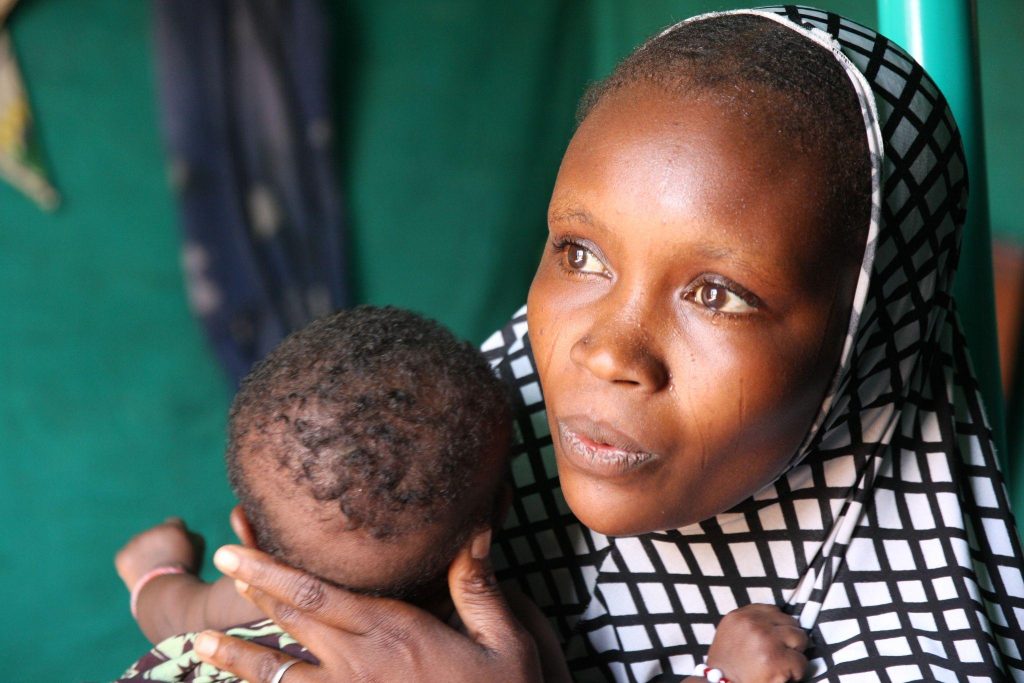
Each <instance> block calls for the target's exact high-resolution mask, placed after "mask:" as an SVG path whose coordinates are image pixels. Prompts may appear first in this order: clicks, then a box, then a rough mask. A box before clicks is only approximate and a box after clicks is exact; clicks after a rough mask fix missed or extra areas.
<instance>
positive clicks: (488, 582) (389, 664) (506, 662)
mask: <svg viewBox="0 0 1024 683" xmlns="http://www.w3.org/2000/svg"><path fill="white" fill-rule="evenodd" d="M490 538H491V533H490V531H489V530H488V531H485V532H482V533H479V534H477V536H476V537H475V538H473V539H472V540H471V542H470V543H468V544H467V545H466V547H464V548H463V549H462V550H461V551H460V552H459V555H458V556H457V557H456V559H455V561H454V562H453V563H452V565H451V568H450V569H449V571H448V585H449V589H450V591H451V596H452V600H453V602H454V603H455V609H456V611H457V612H458V615H459V618H460V619H461V621H462V623H463V628H462V631H456V630H455V629H453V628H451V627H450V626H448V625H447V624H445V623H443V622H441V621H440V620H438V619H437V618H436V617H434V616H432V615H430V614H428V613H427V612H425V611H423V610H421V609H419V608H416V607H413V606H412V605H409V604H407V603H404V602H400V601H397V600H390V599H387V598H376V597H370V596H366V595H360V594H356V593H352V592H349V591H346V590H343V589H340V588H335V587H333V586H331V585H329V584H325V583H324V582H322V581H320V580H319V579H317V578H316V577H314V576H311V575H309V574H306V573H305V572H302V571H299V570H297V569H293V568H291V567H288V566H286V565H284V564H281V563H280V562H278V561H276V560H274V559H273V558H271V557H270V556H269V555H266V554H264V553H261V552H259V551H256V550H250V549H246V548H239V547H237V546H226V547H224V548H221V549H220V550H219V551H217V554H216V555H215V556H214V562H215V564H216V565H217V567H218V568H219V569H220V570H221V571H222V572H224V573H225V574H227V575H229V576H231V577H233V578H235V579H236V581H237V582H238V583H237V585H238V590H239V592H240V593H242V595H244V596H245V597H246V598H248V599H249V600H251V601H252V602H254V603H255V604H256V605H257V606H259V607H260V609H262V610H263V611H264V612H265V613H266V614H267V615H268V616H269V617H271V618H272V619H273V620H274V621H275V622H277V624H278V625H279V626H281V628H283V629H284V630H285V631H287V632H288V633H290V634H291V635H292V636H294V637H295V638H296V639H297V640H299V641H300V642H301V643H302V644H303V645H305V646H306V648H307V649H308V650H309V651H310V652H312V653H313V655H315V656H316V658H317V659H318V660H320V666H314V665H312V664H308V663H306V662H300V663H298V664H296V665H294V666H292V667H291V668H290V669H288V672H287V674H286V675H285V677H284V678H285V679H286V683H302V682H303V681H306V682H309V681H318V682H322V681H345V682H348V681H422V682H424V683H426V682H428V681H466V682H467V683H469V682H472V683H479V682H480V681H486V682H487V683H504V682H506V681H507V682H509V683H512V682H516V683H519V682H526V681H529V682H535V681H541V673H540V671H541V669H540V661H539V659H538V656H537V649H536V646H535V645H534V642H533V640H532V639H531V638H530V636H529V635H528V634H527V633H526V631H525V630H524V629H523V627H522V626H521V625H520V624H519V622H517V621H516V619H515V618H514V617H513V616H512V613H511V612H510V611H509V608H508V605H507V604H506V602H505V599H504V597H503V596H502V594H501V591H500V590H499V588H498V584H497V581H496V580H495V578H494V573H493V571H492V570H491V567H490V562H489V561H488V552H489V549H490ZM195 649H196V652H197V653H198V654H199V656H200V657H201V658H202V659H203V661H205V662H207V663H209V664H212V665H214V666H217V667H219V668H221V669H224V670H227V671H230V672H231V673H233V674H235V675H236V676H239V677H241V678H243V679H245V680H248V681H252V682H253V683H269V682H270V681H271V679H272V678H273V676H274V673H275V672H276V671H277V670H278V669H279V668H280V666H281V665H282V664H284V663H285V662H287V661H289V660H290V659H291V658H290V657H288V656H287V655H285V654H283V653H281V652H276V651H272V650H268V649H266V648H263V647H260V646H259V645H255V644H253V643H248V642H244V641H241V640H237V639H235V638H229V637H227V636H224V635H223V634H220V633H214V632H210V631H205V632H203V634H202V635H200V636H199V638H198V639H197V641H196V645H195Z"/></svg>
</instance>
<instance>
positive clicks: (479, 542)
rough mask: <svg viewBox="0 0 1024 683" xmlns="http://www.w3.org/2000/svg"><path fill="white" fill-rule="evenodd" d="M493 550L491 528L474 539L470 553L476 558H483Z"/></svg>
mask: <svg viewBox="0 0 1024 683" xmlns="http://www.w3.org/2000/svg"><path fill="white" fill-rule="evenodd" d="M490 552H491V530H490V529H488V530H487V531H484V532H481V533H479V534H477V536H476V538H474V539H473V545H472V546H470V548H469V554H470V555H471V556H472V557H473V559H474V560H482V559H484V558H486V557H487V555H488V554H489V553H490Z"/></svg>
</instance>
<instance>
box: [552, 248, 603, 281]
mask: <svg viewBox="0 0 1024 683" xmlns="http://www.w3.org/2000/svg"><path fill="white" fill-rule="evenodd" d="M562 260H563V262H564V263H565V267H566V268H567V269H568V270H570V271H573V272H576V273H594V274H597V275H603V274H605V273H606V272H608V269H607V268H605V265H604V264H603V263H601V259H599V258H597V256H595V255H594V252H592V251H590V250H589V249H587V248H586V247H584V246H583V245H581V244H572V243H570V244H566V245H564V246H563V247H562Z"/></svg>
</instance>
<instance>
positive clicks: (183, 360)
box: [0, 0, 1024, 680]
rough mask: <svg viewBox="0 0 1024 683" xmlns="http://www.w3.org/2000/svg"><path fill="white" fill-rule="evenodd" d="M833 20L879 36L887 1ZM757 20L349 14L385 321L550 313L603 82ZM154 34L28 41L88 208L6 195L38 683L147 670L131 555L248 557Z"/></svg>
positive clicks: (1004, 8) (15, 539) (130, 27)
mask: <svg viewBox="0 0 1024 683" xmlns="http://www.w3.org/2000/svg"><path fill="white" fill-rule="evenodd" d="M1015 2H1016V0H1004V1H1002V2H1000V1H991V2H990V0H985V3H984V5H985V9H984V12H983V13H982V15H981V21H982V29H983V31H991V32H992V35H998V36H1000V37H999V38H998V39H996V40H994V41H993V44H994V47H995V48H998V50H993V51H991V52H990V51H983V60H984V61H983V63H982V67H983V78H984V88H985V91H986V95H989V96H990V98H989V99H987V100H986V124H987V125H989V135H988V161H989V164H990V167H991V168H992V169H993V170H992V171H991V173H990V187H991V189H992V192H993V194H994V195H995V196H994V199H993V202H992V205H993V221H994V227H995V228H996V229H997V230H1000V231H1006V232H1013V231H1020V230H1021V229H1022V222H1021V221H1020V220H1018V219H1017V218H1016V213H1017V212H1015V211H1013V210H1012V209H1013V206H1012V204H1011V202H1012V200H1013V199H1015V194H1014V193H1015V192H1016V190H1017V188H1019V187H1020V186H1021V174H1022V165H1021V163H1022V162H1021V160H1020V156H1021V155H1020V153H1019V152H1020V150H1021V148H1022V145H1021V144H1020V143H1021V139H1020V133H1018V132H1017V130H1016V126H1015V124H1016V122H1018V121H1020V120H1021V119H1022V117H1021V113H1022V112H1021V111H1020V107H1021V99H1022V98H1020V97H1019V96H1016V94H1015V93H1019V92H1020V91H1021V88H1020V86H1021V85H1022V84H1021V83H1020V74H1019V69H1017V65H1018V64H1019V62H1020V50H1021V48H1020V46H1019V41H1016V40H1015V39H1014V36H1018V37H1019V36H1020V35H1024V30H1022V27H1021V25H1020V21H1021V18H1020V17H1019V16H1017V13H1015V12H1013V11H1011V10H1012V9H1014V8H1015V7H1017V5H1016V4H1015ZM821 4H823V5H825V6H827V7H830V8H834V9H837V10H839V11H841V12H843V13H846V14H848V15H849V16H851V17H852V18H855V19H858V20H860V21H863V22H865V23H869V24H871V23H874V11H873V5H871V4H869V3H864V2H860V1H859V0H846V1H845V2H825V3H821ZM736 5H738V3H721V2H694V1H691V2H686V1H683V0H676V1H670V0H648V2H645V3H627V2H624V1H622V0H592V1H589V2H585V1H583V0H576V1H564V2H555V1H554V0H532V1H528V2H516V3H511V2H510V3H500V4H497V3H480V2H476V1H475V0H404V1H399V0H388V1H387V2H377V1H376V0H357V1H351V2H344V3H335V4H333V5H332V8H333V12H334V18H333V23H334V25H335V27H336V32H337V36H338V45H337V63H338V66H339V73H338V82H337V84H336V90H337V92H338V93H339V98H340V100H341V101H342V103H343V105H344V106H343V107H341V109H340V111H339V120H338V134H339V139H340V140H341V143H342V160H343V163H344V169H345V170H344V173H345V178H344V183H345V191H346V193H347V200H348V202H349V210H350V214H351V217H352V231H353V237H352V240H353V250H354V254H355V258H356V262H355V264H354V269H355V277H356V284H357V291H358V293H359V297H360V299H361V300H364V301H370V302H375V303H392V304H397V305H402V306H407V307H411V308H415V309H418V310H420V311H423V312H426V313H428V314H431V315H433V316H435V317H437V318H439V319H441V320H442V321H444V322H445V323H447V324H449V325H451V326H452V327H454V328H455V329H456V331H457V332H459V333H460V334H462V335H463V336H466V337H468V338H471V339H474V340H477V341H479V340H481V339H482V338H483V337H484V335H485V334H486V333H487V332H488V331H490V330H491V329H493V328H494V327H496V326H497V325H499V324H500V323H501V322H502V321H503V320H505V319H506V318H507V316H508V315H509V314H510V313H511V312H512V310H514V309H515V308H516V307H517V306H518V305H519V304H520V303H521V302H522V301H523V300H524V298H525V293H526V288H527V287H528V284H529V279H530V277H531V275H532V269H533V263H534V260H535V258H536V255H537V253H538V251H539V249H540V246H541V244H542V240H543V233H544V227H543V226H544V209H545V205H546V202H547V195H548V192H549V190H550V186H551V182H552V180H553V178H554V174H555V172H556V170H557V164H558V160H559V157H560V154H561V151H562V148H563V147H564V144H565V142H566V141H567V140H568V136H569V135H570V133H571V130H572V125H573V110H574V107H575V101H576V99H577V97H578V96H579V94H580V93H581V91H582V89H583V87H584V85H585V83H586V82H587V81H588V80H590V79H594V78H597V77H599V76H601V75H603V74H604V73H605V72H606V71H607V69H608V68H610V66H611V65H612V64H613V63H614V61H615V59H617V58H618V57H620V56H621V55H623V54H625V53H626V52H627V51H628V50H629V49H630V47H632V46H633V45H634V44H635V43H637V42H639V41H640V40H641V39H642V38H643V37H644V36H646V35H647V34H649V33H651V32H653V31H654V30H656V29H657V28H659V27H661V26H662V25H665V24H667V23H670V22H671V21H674V20H677V19H681V18H684V17H686V16H689V15H691V14H694V13H696V12H699V11H705V10H708V9H716V8H720V7H723V6H736ZM999 12H1003V14H999ZM148 21H149V17H148V9H147V5H146V4H144V3H139V2H130V3H129V2H123V1H122V0H23V2H22V3H21V5H20V6H19V8H18V9H17V10H16V12H15V14H14V16H13V18H12V20H11V27H12V30H13V34H14V39H15V47H16V50H17V52H18V54H19V56H20V58H21V61H22V65H23V69H24V71H25V76H26V79H27V82H28V85H29V88H30V93H31V97H32V101H33V104H34V106H35V111H36V116H37V120H38V123H39V127H40V131H41V135H42V139H43V143H44V146H45V147H46V150H47V152H48V155H49V158H50V162H51V167H52V168H53V170H54V175H55V179H56V182H57V184H58V186H59V188H60V189H61V191H62V193H63V195H64V198H65V203H64V206H63V207H62V208H61V210H60V211H59V212H58V213H56V214H54V215H45V214H43V213H41V212H39V211H38V210H36V209H35V207H33V206H32V205H30V204H29V203H28V202H27V201H26V200H24V199H22V198H21V197H20V196H18V195H16V194H15V193H14V191H13V190H11V189H9V188H7V187H6V186H0V321H2V322H0V387H2V390H0V443H2V445H3V450H4V457H3V458H2V459H0V506H2V507H0V513H2V514H3V516H4V519H5V521H6V526H5V530H4V532H3V534H2V536H0V539H2V540H0V572H2V574H0V576H2V578H3V588H2V591H3V593H2V594H0V599H2V604H3V605H4V610H5V617H4V620H5V624H7V628H6V629H4V634H3V636H2V637H0V654H2V655H5V656H6V657H5V659H6V661H9V662H17V667H18V675H17V678H18V679H19V680H102V679H108V678H111V677H113V676H115V675H116V674H117V673H119V672H120V671H121V670H122V668H123V667H124V666H125V665H127V664H128V663H129V662H130V661H131V660H132V659H134V658H135V657H136V656H138V655H139V654H141V652H142V651H144V649H145V647H146V644H145V641H144V640H143V638H142V637H141V636H140V635H139V634H138V633H137V632H136V629H135V627H134V624H133V623H132V621H131V618H130V616H129V615H128V608H127V602H128V600H127V594H126V592H125V591H124V589H123V588H122V587H121V586H120V584H119V581H118V579H117V577H116V575H115V573H114V571H113V567H112V562H111V559H112V557H113V554H114V552H115V551H116V549H117V548H118V547H119V546H120V544H121V543H122V542H123V541H124V540H126V539H127V537H128V536H129V535H130V534H131V533H133V532H134V531H137V530H139V529H141V528H143V527H145V526H146V525H149V524H153V523H155V522H157V521H159V520H161V519H163V517H165V516H167V515H170V514H180V515H182V516H184V517H185V518H186V519H187V520H188V521H189V522H190V523H192V524H193V525H194V526H195V527H197V528H199V529H200V530H202V531H203V532H205V533H206V534H207V535H208V536H209V537H210V540H211V542H212V544H213V545H216V544H219V543H221V542H225V541H226V540H228V533H227V531H226V527H227V525H226V515H227V511H228V509H229V508H230V506H231V504H232V501H231V497H230V493H229V491H228V489H227V486H226V484H225V483H224V475H223V468H222V465H221V449H222V446H223V425H224V415H225V411H226V408H227V403H228V401H229V398H230V396H229V391H228V389H227V387H226V386H225V383H224V382H223V380H222V378H221V376H220V375H219V371H218V369H217V368H216V367H215V366H214V364H213V362H212V360H211V358H210V356H209V354H208V353H207V350H206V348H205V345H204V342H203V340H202V338H201V336H200V334H199V330H198V326H197V325H196V324H195V322H194V321H193V320H192V318H191V317H190V315H189V313H188V311H187V305H186V301H185V296H184V293H183V290H182V286H181V275H180V272H179V267H178V254H177V246H178V235H177V232H176V226H175V215H174V206H173V203H172V199H171V197H170V195H169V193H168V190H167V186H166V183H165V180H164V178H165V173H164V160H163V156H162V152H161V147H160V142H159V135H158V130H157V127H156V115H157V112H156V107H155V104H154V87H153V77H152V73H153V70H152V63H151V54H150V51H149V50H150V47H149V26H148ZM1014 22H1017V23H1014ZM984 40H985V34H983V41H984ZM1001 50H1009V52H1001ZM1013 79H1017V80H1016V81H1014V80H1013ZM1004 83H1010V84H1011V86H1005V85H1003V84H1004ZM1013 136H1016V137H1013ZM1001 221H1002V223H1001Z"/></svg>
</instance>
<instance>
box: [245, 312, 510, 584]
mask: <svg viewBox="0 0 1024 683" xmlns="http://www.w3.org/2000/svg"><path fill="white" fill-rule="evenodd" d="M509 440H510V422H509V408H508V404H507V398H506V389H505V387H504V385H503V384H502V383H501V381H500V380H498V378H497V377H495V376H494V374H493V373H492V372H491V370H490V368H489V367H488V365H487V363H486V361H484V360H483V358H482V357H481V356H480V355H479V354H478V353H477V351H476V350H475V349H473V348H472V347H471V346H470V345H468V344H466V343H464V342H460V341H458V340H456V339H455V337H454V336H453V335H452V334H451V333H450V332H448V331H447V330H445V329H444V328H442V327H441V326H440V325H438V324H437V323H435V322H433V321H430V320H427V319H424V318H422V317H420V316H418V315H416V314H414V313H411V312H407V311H403V310H399V309H395V308H373V307H359V308H355V309H351V310H346V311H342V312H340V313H336V314H334V315H331V316H328V317H325V318H322V319H320V320H317V321H315V322H313V323H312V324H310V325H309V326H308V327H306V328H305V329H303V330H301V331H299V332H296V333H295V334H293V335H291V336H290V337H288V338H287V339H286V340H285V341H284V342H282V343H281V345H280V346H278V347H277V348H276V349H275V350H274V351H272V352H271V353H270V354H269V355H268V356H267V358H266V359H265V360H263V361H262V362H261V363H260V364H259V365H257V366H256V368H255V369H254V370H253V371H252V372H251V373H250V375H249V376H248V377H247V378H246V380H245V381H244V382H243V384H242V387H241V389H240V390H239V392H238V395H237V396H236V398H235V401H234V404H233V405H232V408H231V418H230V426H229V443H228V450H227V464H228V476H229V478H230V480H231V485H232V487H233V488H234V490H235V493H236V494H237V496H238V498H239V501H240V503H241V506H242V509H243V511H244V513H245V516H246V518H247V520H248V525H247V526H248V529H249V530H250V532H251V536H252V541H253V542H254V543H255V544H256V545H257V546H258V547H259V548H261V549H262V550H265V551H267V552H270V553H272V554H274V555H276V556H277V557H279V558H281V559H282V560H284V561H286V562H288V563H289V564H291V565H293V566H296V567H301V568H303V569H305V570H307V571H310V572H312V573H314V574H317V575H318V576H320V577H321V578H324V579H326V580H328V581H330V582H332V583H335V584H338V585H341V586H345V587H347V588H350V589H353V590H357V591H361V592H369V593H373V594H378V595H387V596H392V597H400V598H416V597H417V596H418V595H419V594H420V592H421V591H422V589H423V588H424V586H426V585H428V584H429V583H431V582H433V581H436V580H437V579H438V577H439V576H443V575H444V570H445V569H446V567H447V566H448V564H449V563H450V562H451V560H452V558H453V557H454V555H455V553H456V551H457V550H458V548H459V547H460V546H461V545H462V544H463V543H464V542H465V541H466V540H467V538H468V537H469V535H470V534H471V532H472V531H473V530H474V529H476V528H478V527H480V526H481V525H483V524H489V523H491V520H492V518H493V516H494V515H495V512H496V509H495V508H496V501H497V499H498V498H499V497H500V489H501V487H502V484H503V481H504V475H505V472H506V469H507V461H506V458H507V455H508V445H509Z"/></svg>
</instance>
